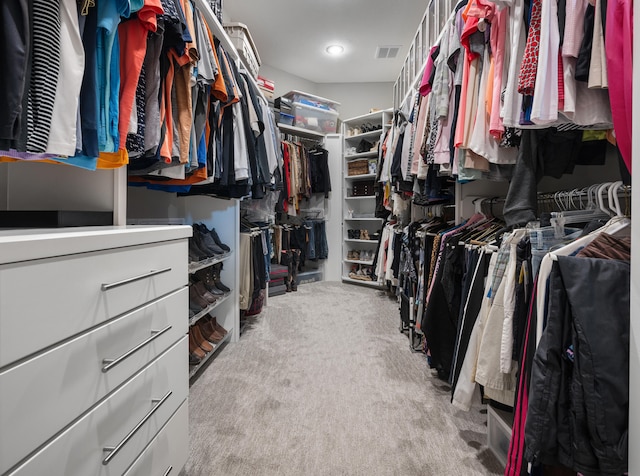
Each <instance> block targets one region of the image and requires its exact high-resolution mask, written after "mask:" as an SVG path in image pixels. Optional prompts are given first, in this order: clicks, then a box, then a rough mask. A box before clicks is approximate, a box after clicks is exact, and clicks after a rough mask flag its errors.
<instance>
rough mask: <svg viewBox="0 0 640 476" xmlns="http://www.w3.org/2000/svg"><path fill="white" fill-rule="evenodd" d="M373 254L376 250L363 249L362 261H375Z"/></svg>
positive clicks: (361, 253)
mask: <svg viewBox="0 0 640 476" xmlns="http://www.w3.org/2000/svg"><path fill="white" fill-rule="evenodd" d="M373 255H374V252H373V251H361V252H360V261H366V262H369V261H373Z"/></svg>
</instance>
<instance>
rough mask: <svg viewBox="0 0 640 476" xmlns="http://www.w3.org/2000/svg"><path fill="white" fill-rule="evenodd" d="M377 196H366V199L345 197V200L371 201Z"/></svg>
mask: <svg viewBox="0 0 640 476" xmlns="http://www.w3.org/2000/svg"><path fill="white" fill-rule="evenodd" d="M372 198H376V196H375V195H365V196H364V197H344V199H345V200H371V199H372Z"/></svg>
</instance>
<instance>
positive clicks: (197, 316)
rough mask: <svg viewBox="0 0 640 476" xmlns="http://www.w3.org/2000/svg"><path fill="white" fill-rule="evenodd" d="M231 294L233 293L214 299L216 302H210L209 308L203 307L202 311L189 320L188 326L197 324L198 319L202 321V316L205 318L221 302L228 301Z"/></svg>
mask: <svg viewBox="0 0 640 476" xmlns="http://www.w3.org/2000/svg"><path fill="white" fill-rule="evenodd" d="M232 294H233V292H228V293H226V294H225V295H224V296H222V297H221V298H219V299H216V302H212V303H211V304H210V305H209V306H207V307H205V308H204V309H203V310H202V311H200V312H199V313H198V314H196V315H195V316H193V317H191V318H189V326H192V325H194V324H195V323H196V322H198V321H199V320H200V319H202V318H203V317H204V316H206V315H207V314H209V313H210V312H211V311H213V310H214V309H215V308H216V307H218V306H219V305H220V304H222V303H223V302H225V301H226V300H227V299H229V298H230V297H231V295H232Z"/></svg>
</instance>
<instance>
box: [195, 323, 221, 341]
mask: <svg viewBox="0 0 640 476" xmlns="http://www.w3.org/2000/svg"><path fill="white" fill-rule="evenodd" d="M196 325H197V326H198V327H199V328H200V333H201V334H202V337H204V338H205V339H206V340H207V341H209V342H211V343H213V344H217V343H218V342H220V341H221V340H222V337H223V336H222V335H220V334H219V333H218V332H215V331H213V330H212V327H211V326H210V324H209V322H208V321H207V320H206V319H200V320H199V321H198V322H197V323H196Z"/></svg>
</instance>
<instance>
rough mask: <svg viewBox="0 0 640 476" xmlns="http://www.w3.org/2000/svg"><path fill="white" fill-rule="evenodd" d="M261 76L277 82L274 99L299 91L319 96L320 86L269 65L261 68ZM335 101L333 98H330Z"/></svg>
mask: <svg viewBox="0 0 640 476" xmlns="http://www.w3.org/2000/svg"><path fill="white" fill-rule="evenodd" d="M259 74H260V76H262V77H263V78H266V79H270V80H272V81H274V82H275V85H276V90H275V93H274V96H273V97H276V98H277V97H280V96H282V95H283V94H286V93H288V92H289V91H293V90H297V91H304V92H305V93H310V94H316V95H317V94H318V93H317V88H318V85H317V84H316V83H314V82H311V81H308V80H306V79H304V78H301V77H300V76H296V75H295V74H290V73H287V72H286V71H282V70H281V69H278V68H273V67H271V66H269V65H267V64H263V65H262V66H260V72H259ZM328 99H333V98H328Z"/></svg>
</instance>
